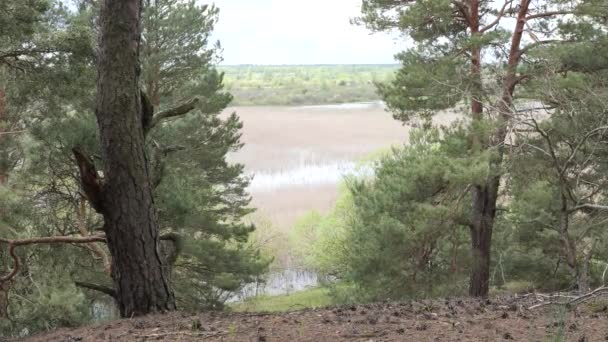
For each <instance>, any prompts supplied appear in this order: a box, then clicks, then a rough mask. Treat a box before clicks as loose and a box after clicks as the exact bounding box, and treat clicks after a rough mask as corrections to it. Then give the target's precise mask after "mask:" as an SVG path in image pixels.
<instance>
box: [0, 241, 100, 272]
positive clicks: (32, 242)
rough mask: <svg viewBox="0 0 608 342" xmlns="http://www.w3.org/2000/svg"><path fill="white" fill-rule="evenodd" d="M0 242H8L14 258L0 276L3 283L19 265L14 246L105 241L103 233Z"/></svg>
mask: <svg viewBox="0 0 608 342" xmlns="http://www.w3.org/2000/svg"><path fill="white" fill-rule="evenodd" d="M0 242H4V243H6V244H8V252H9V254H10V256H11V258H13V260H14V265H13V270H12V271H11V272H10V273H9V274H7V275H6V276H3V277H0V283H5V282H7V281H10V280H11V279H13V278H14V277H15V276H16V275H17V272H19V268H20V266H21V259H19V256H18V255H17V254H16V253H15V248H16V247H19V246H28V245H37V244H58V243H91V242H106V238H105V237H104V236H103V235H93V236H86V237H74V236H48V237H39V238H31V239H22V240H10V239H3V238H0Z"/></svg>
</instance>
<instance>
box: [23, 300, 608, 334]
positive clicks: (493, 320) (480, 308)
mask: <svg viewBox="0 0 608 342" xmlns="http://www.w3.org/2000/svg"><path fill="white" fill-rule="evenodd" d="M528 305H529V303H522V302H521V300H520V299H514V298H513V297H509V298H495V299H492V300H491V301H476V300H472V299H449V300H435V301H415V302H405V303H385V304H371V305H358V306H347V307H338V308H329V309H316V310H304V311H294V312H288V313H281V314H263V313H257V314H252V313H213V312H212V313H202V314H196V315H191V314H187V313H172V314H168V315H163V316H154V315H153V316H148V317H143V318H135V319H124V320H119V321H115V322H110V323H106V324H100V325H96V326H89V327H83V328H78V329H67V328H64V329H60V330H57V331H54V332H50V333H46V334H41V335H37V336H32V337H30V338H27V339H25V341H29V342H51V341H260V342H263V341H277V342H282V341H315V342H316V341H321V342H322V341H412V342H418V341H421V342H422V341H484V342H494V341H525V342H528V341H529V342H536V341H538V342H544V341H579V342H591V341H607V340H608V317H607V314H606V310H607V308H606V307H604V310H603V311H602V310H598V311H599V312H591V311H589V310H588V309H585V308H584V306H582V305H581V306H580V307H579V309H576V310H574V311H571V312H569V313H565V314H560V313H558V311H557V310H556V309H555V308H553V309H546V310H542V309H541V310H534V311H530V310H527V309H526V308H527V307H528ZM560 334H562V335H561V336H562V337H563V338H561V339H557V337H558V336H560Z"/></svg>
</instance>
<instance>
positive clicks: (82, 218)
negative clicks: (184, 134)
mask: <svg viewBox="0 0 608 342" xmlns="http://www.w3.org/2000/svg"><path fill="white" fill-rule="evenodd" d="M76 216H77V217H78V231H79V232H80V235H82V236H90V234H89V231H88V230H87V227H86V202H85V199H84V198H80V203H79V206H78V210H77V212H76ZM85 246H86V247H87V248H88V249H89V250H90V251H91V252H92V253H93V254H94V255H96V256H97V257H98V258H100V259H101V262H102V263H103V269H104V271H105V272H106V274H108V275H109V274H110V273H111V272H112V262H111V261H110V258H109V257H108V254H107V253H106V251H104V250H103V248H101V246H99V245H98V244H97V243H91V244H87V245H85Z"/></svg>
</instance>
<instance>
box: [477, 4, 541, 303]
mask: <svg viewBox="0 0 608 342" xmlns="http://www.w3.org/2000/svg"><path fill="white" fill-rule="evenodd" d="M528 6H529V0H521V1H520V4H519V9H518V15H517V23H516V25H515V28H514V31H513V34H512V36H511V47H510V49H509V59H508V63H507V72H506V74H505V77H504V79H503V84H502V96H501V99H500V100H499V103H497V105H496V108H497V110H498V114H499V119H498V125H497V128H496V131H495V132H494V135H493V137H491V139H490V140H489V141H488V142H487V143H486V142H485V141H483V140H482V139H481V138H478V139H474V140H473V144H481V145H482V146H483V148H492V147H496V148H497V153H496V154H495V156H494V158H493V159H492V160H490V170H491V174H490V175H489V176H488V178H487V179H486V181H485V182H483V184H478V185H476V186H475V187H474V188H473V191H472V194H473V196H472V200H473V205H472V213H471V227H470V231H471V248H472V253H471V254H472V258H473V263H472V269H471V275H470V282H469V295H470V296H473V297H487V296H488V291H489V282H490V262H491V247H492V231H493V229H494V219H495V218H496V203H497V201H498V190H499V188H500V175H499V174H498V170H499V168H500V166H501V165H502V162H503V157H504V141H505V138H506V135H507V131H508V129H507V128H508V125H509V124H510V122H511V114H512V105H513V91H514V89H515V86H516V84H517V79H518V78H517V75H516V72H517V66H518V65H519V61H520V57H521V53H520V46H521V38H522V35H523V32H524V27H525V24H526V15H527V13H528ZM477 12H478V1H477V0H472V1H471V18H472V20H470V23H471V27H470V29H471V32H472V34H477V33H478V32H479V19H478V16H477V15H478V13H477ZM471 55H472V58H471V64H472V67H471V72H472V73H473V77H474V80H477V79H478V78H479V82H480V83H479V84H481V72H480V70H481V64H480V63H481V61H480V59H479V51H478V49H473V51H472V53H471ZM475 89H477V88H476V87H475ZM478 91H479V93H477V94H473V99H472V101H471V102H472V104H471V110H472V115H473V119H474V120H483V115H482V114H483V107H482V105H481V102H480V103H476V98H475V97H476V96H478V98H477V99H479V100H480V99H481V93H480V92H481V89H479V90H478Z"/></svg>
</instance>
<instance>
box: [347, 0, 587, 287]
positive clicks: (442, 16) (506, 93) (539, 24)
mask: <svg viewBox="0 0 608 342" xmlns="http://www.w3.org/2000/svg"><path fill="white" fill-rule="evenodd" d="M586 3H587V2H585V1H583V2H562V1H543V2H542V3H541V4H534V5H532V3H531V1H530V0H521V1H519V2H515V1H513V0H506V1H504V2H500V3H497V4H495V3H494V2H487V1H478V0H466V1H459V0H451V1H448V0H429V1H418V0H407V1H397V2H392V1H388V2H387V1H382V0H364V1H363V2H362V4H363V5H362V12H363V15H362V17H361V18H359V19H358V20H357V21H358V22H359V23H362V24H365V25H367V26H368V27H369V28H370V29H372V30H378V31H381V30H391V29H396V30H398V31H400V32H403V33H405V34H406V35H407V36H408V37H409V38H411V39H412V40H413V42H414V43H415V48H413V49H411V50H409V51H406V52H403V53H401V54H399V55H398V56H397V58H398V59H399V60H400V62H401V63H402V68H401V70H400V71H399V72H398V73H397V76H396V79H395V80H394V81H393V82H392V83H389V84H382V85H380V86H379V91H380V93H381V95H382V96H383V98H384V100H385V101H386V102H387V104H388V106H389V108H390V109H391V110H392V111H393V113H394V116H395V118H397V119H399V120H402V121H404V122H407V121H409V120H410V118H411V117H412V116H413V115H416V114H426V115H428V114H432V113H433V112H436V111H437V110H440V109H445V108H450V107H452V106H454V105H455V104H457V103H459V102H460V101H462V100H464V101H465V102H466V103H468V104H469V110H468V120H469V123H470V139H469V153H470V154H472V155H475V154H480V153H481V154H487V155H489V156H490V157H491V158H489V161H488V165H487V166H488V167H487V169H488V172H487V174H486V175H485V176H483V177H481V178H479V179H477V180H475V181H474V182H473V183H472V184H471V187H470V188H469V189H470V197H471V208H470V210H471V213H470V217H469V223H468V226H469V228H470V229H469V230H470V237H471V256H472V267H471V275H470V286H469V294H470V295H471V296H475V297H485V296H487V295H488V289H489V278H490V257H491V246H492V233H493V229H494V221H495V219H496V213H497V210H498V207H497V201H498V197H499V189H500V184H501V176H502V169H503V161H504V156H505V142H506V138H507V137H508V132H509V131H510V129H511V128H512V127H513V125H514V124H515V122H516V121H517V120H516V114H517V111H516V106H515V101H514V98H515V97H516V96H517V93H516V91H515V90H516V88H517V87H520V86H521V85H522V84H523V83H525V82H528V81H530V80H531V79H533V78H534V77H535V74H534V69H533V68H531V66H532V65H533V64H534V63H535V62H536V61H535V60H534V59H530V60H528V59H524V58H528V56H529V55H530V54H531V53H532V52H534V50H535V49H536V48H539V47H542V46H547V45H559V44H566V43H567V42H568V39H567V38H566V37H563V36H561V32H562V31H560V28H561V26H563V25H564V24H566V23H568V22H569V21H572V20H576V19H577V18H580V17H581V16H583V13H582V12H581V11H580V9H581V8H582V7H584V6H585V5H586ZM590 3H591V2H590ZM567 14H576V15H575V16H573V17H572V16H571V17H567V16H566V15H567ZM509 18H512V19H515V23H514V24H506V25H503V23H504V22H506V21H507V20H508V19H509ZM539 37H540V39H539ZM490 59H491V60H492V62H491V63H490V64H488V63H484V60H490Z"/></svg>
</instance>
